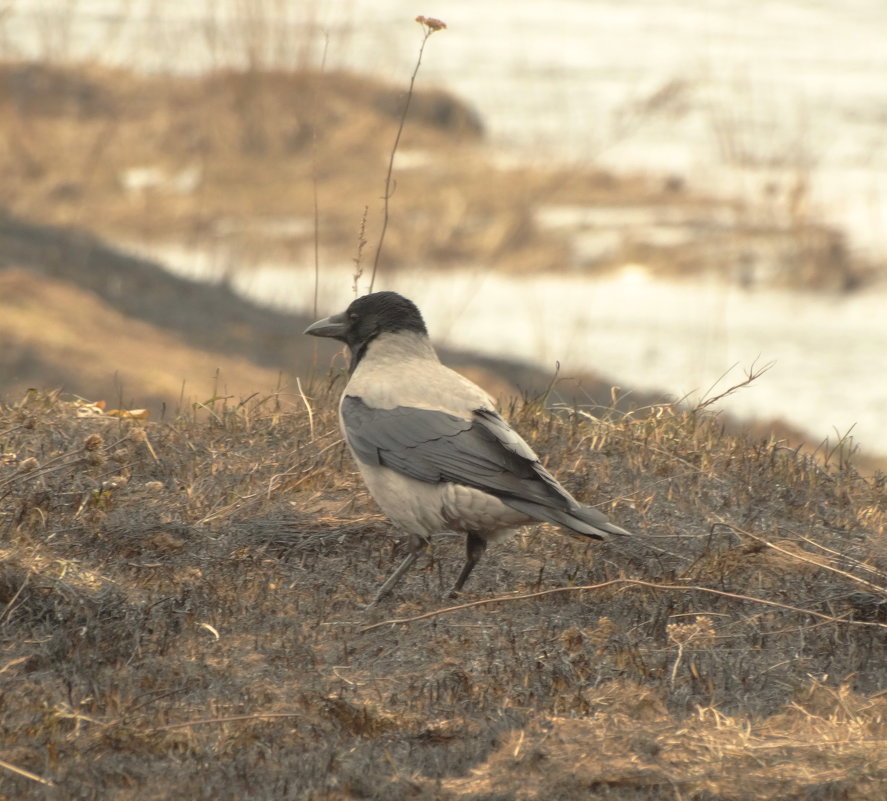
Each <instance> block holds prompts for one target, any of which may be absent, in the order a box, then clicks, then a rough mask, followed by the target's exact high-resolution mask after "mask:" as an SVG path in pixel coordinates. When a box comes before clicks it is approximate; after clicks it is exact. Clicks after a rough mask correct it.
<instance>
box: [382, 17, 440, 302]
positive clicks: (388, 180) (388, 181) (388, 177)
mask: <svg viewBox="0 0 887 801" xmlns="http://www.w3.org/2000/svg"><path fill="white" fill-rule="evenodd" d="M416 22H418V23H420V24H421V25H422V27H423V28H424V33H423V36H422V44H421V45H419V55H418V57H417V58H416V66H415V67H414V68H413V74H412V75H411V76H410V86H409V89H407V97H406V101H405V102H404V104H403V111H402V112H401V115H400V122H399V123H398V126H397V133H396V134H395V136H394V145H393V146H392V148H391V153H390V154H389V156H388V171H387V172H386V174H385V194H383V195H382V230H381V231H380V232H379V243H378V244H377V245H376V255H375V257H374V258H373V271H372V273H371V274H370V288H369V291H370V292H372V291H373V286H374V284H375V283H376V272H377V271H378V269H379V259H380V258H381V256H382V245H383V244H384V242H385V232H386V231H387V230H388V219H389V214H390V212H389V201H390V200H391V195H392V194H393V186H392V177H393V174H394V157H395V156H396V155H397V148H398V146H399V145H400V137H401V135H402V134H403V127H404V124H405V123H406V121H407V113H408V112H409V110H410V101H411V100H412V99H413V89H414V87H415V85H416V76H417V75H418V74H419V67H421V66H422V54H423V53H424V52H425V45H426V43H427V42H428V38H429V37H430V36H431V34H433V33H435V32H436V31H439V30H442V29H444V28H446V25H444V24H443V23H442V22H440V20H435V19H428V18H426V17H416Z"/></svg>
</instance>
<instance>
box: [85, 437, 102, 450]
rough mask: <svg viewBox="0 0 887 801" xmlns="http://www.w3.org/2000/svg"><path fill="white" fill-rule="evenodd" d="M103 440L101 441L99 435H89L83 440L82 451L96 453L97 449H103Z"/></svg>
mask: <svg viewBox="0 0 887 801" xmlns="http://www.w3.org/2000/svg"><path fill="white" fill-rule="evenodd" d="M104 445H105V440H104V439H102V435H101V434H90V435H89V436H88V437H87V438H86V439H85V440H83V450H85V451H97V450H98V449H99V448H102V447H104Z"/></svg>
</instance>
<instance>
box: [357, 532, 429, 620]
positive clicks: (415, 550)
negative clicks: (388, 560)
mask: <svg viewBox="0 0 887 801" xmlns="http://www.w3.org/2000/svg"><path fill="white" fill-rule="evenodd" d="M427 545H428V541H427V540H426V539H424V538H423V537H420V536H418V535H417V534H410V552H409V553H408V554H407V556H406V559H404V560H403V561H402V562H401V563H400V565H399V566H398V568H397V570H395V571H394V572H393V573H392V574H391V576H389V578H388V580H387V581H386V582H385V583H384V584H383V585H382V586H381V587H379V591H378V592H377V593H376V597H375V598H373V600H372V601H370V606H375V605H376V604H377V603H378V602H379V601H380V600H381V599H382V598H384V597H385V596H386V595H388V593H389V592H391V590H393V589H394V587H395V586H396V585H397V582H398V581H400V580H401V579H402V578H403V577H404V575H405V574H406V572H407V570H409V569H410V568H411V567H412V566H413V563H414V562H415V561H416V560H417V559H418V558H419V555H420V554H421V553H422V551H424V550H425V546H427Z"/></svg>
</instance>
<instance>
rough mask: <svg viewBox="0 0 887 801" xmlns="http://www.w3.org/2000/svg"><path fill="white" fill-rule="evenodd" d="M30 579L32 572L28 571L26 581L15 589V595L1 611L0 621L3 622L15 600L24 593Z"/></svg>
mask: <svg viewBox="0 0 887 801" xmlns="http://www.w3.org/2000/svg"><path fill="white" fill-rule="evenodd" d="M30 580H31V574H30V573H26V574H25V578H24V581H22V583H21V586H20V587H19V588H18V589H17V590H16V591H15V595H13V596H12V600H11V601H10V602H9V603H8V604H6V607H5V608H4V610H3V612H2V613H0V623H2V622H3V619H4V618H5V617H6V616H7V615H8V614H9V613H10V611H11V610H12V607H13V606H14V604H15V602H16V601H17V600H18V597H19V595H21V594H22V590H24V589H25V587H27V586H28V582H29V581H30Z"/></svg>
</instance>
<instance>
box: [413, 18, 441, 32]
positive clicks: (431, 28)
mask: <svg viewBox="0 0 887 801" xmlns="http://www.w3.org/2000/svg"><path fill="white" fill-rule="evenodd" d="M416 22H418V23H419V24H420V25H424V26H425V27H426V28H428V32H429V33H434V32H435V31H445V30H446V29H447V24H446V23H445V22H443V21H442V20H439V19H435V18H434V17H424V16H422V15H421V14H420V15H419V16H418V17H416Z"/></svg>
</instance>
